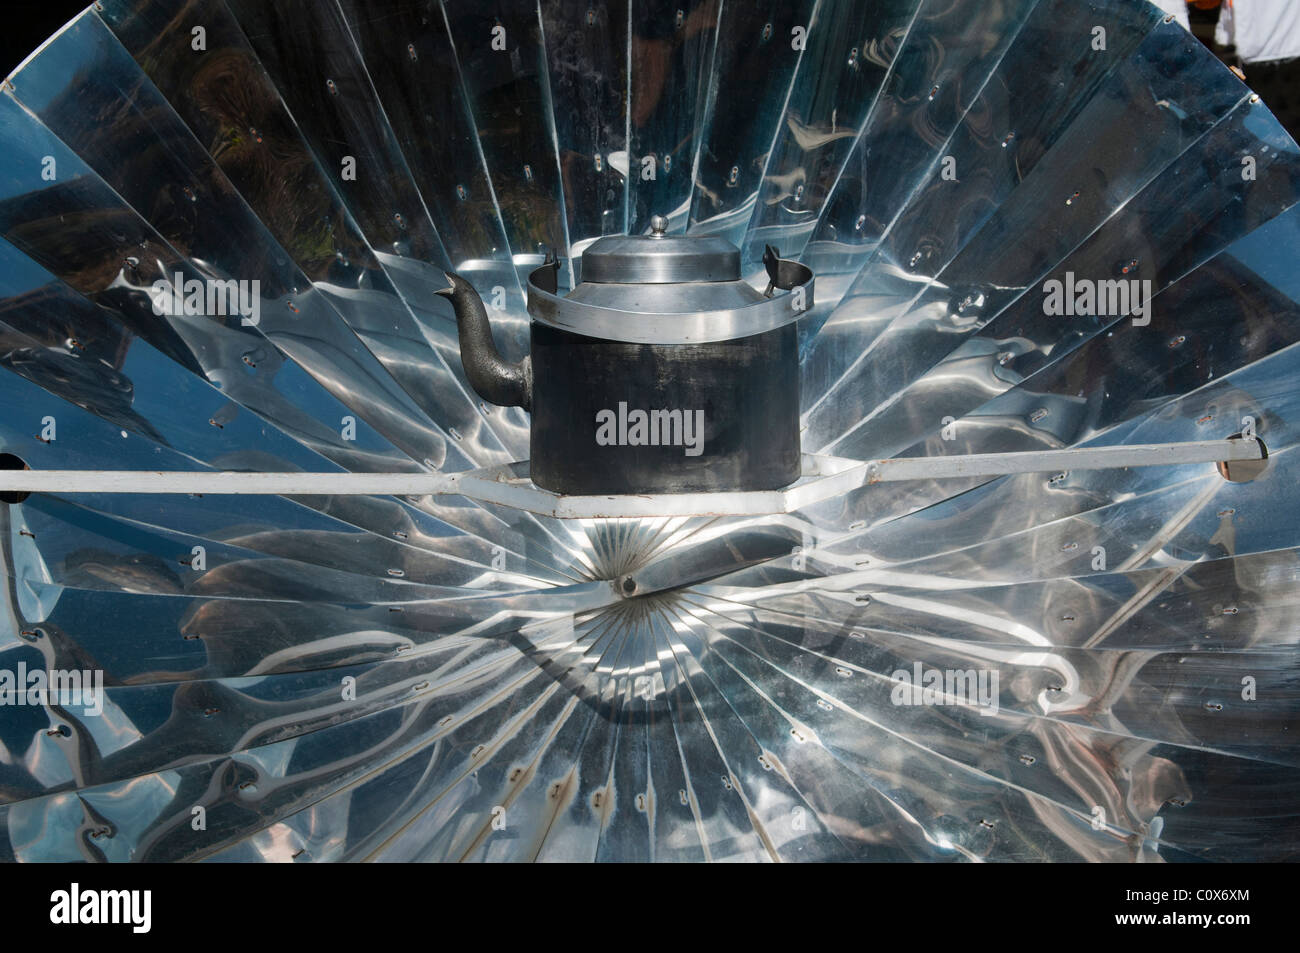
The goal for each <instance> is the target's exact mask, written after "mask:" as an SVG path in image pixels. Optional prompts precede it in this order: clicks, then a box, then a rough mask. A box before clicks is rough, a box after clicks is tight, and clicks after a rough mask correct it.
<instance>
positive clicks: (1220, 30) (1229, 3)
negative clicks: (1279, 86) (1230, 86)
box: [1214, 0, 1300, 64]
mask: <svg viewBox="0 0 1300 953" xmlns="http://www.w3.org/2000/svg"><path fill="white" fill-rule="evenodd" d="M1214 41H1215V42H1216V43H1218V44H1219V45H1220V46H1235V47H1236V48H1237V57H1238V58H1239V59H1240V60H1241V62H1242V63H1246V64H1250V63H1275V62H1277V61H1278V60H1289V59H1294V58H1296V57H1297V56H1300V3H1297V2H1296V0H1224V2H1223V4H1222V5H1221V7H1220V9H1219V25H1218V27H1217V28H1216V29H1215V31H1214Z"/></svg>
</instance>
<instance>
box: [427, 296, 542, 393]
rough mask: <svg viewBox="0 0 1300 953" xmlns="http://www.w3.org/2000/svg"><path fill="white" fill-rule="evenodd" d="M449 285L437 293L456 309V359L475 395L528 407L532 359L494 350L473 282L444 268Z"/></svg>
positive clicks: (484, 312)
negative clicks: (510, 356) (513, 358)
mask: <svg viewBox="0 0 1300 953" xmlns="http://www.w3.org/2000/svg"><path fill="white" fill-rule="evenodd" d="M447 279H448V280H449V281H450V282H451V286H450V287H448V288H443V289H442V290H441V291H439V292H437V294H440V295H442V296H443V297H444V298H450V299H451V306H452V308H453V309H454V310H455V312H456V331H457V335H458V337H459V338H460V360H461V364H462V365H464V367H465V376H466V377H467V378H469V382H470V384H471V386H473V388H474V390H476V391H477V392H478V395H479V396H480V397H482V398H483V399H484V400H486V401H488V402H489V403H493V404H498V405H500V406H502V407H522V408H523V409H524V410H528V411H531V410H532V404H533V375H532V362H531V361H530V360H529V359H528V358H526V357H525V358H524V359H523V360H522V361H519V362H518V363H516V364H511V363H510V362H509V361H507V360H506V359H505V358H504V357H502V356H501V352H500V351H498V350H497V346H496V343H495V342H494V341H493V340H492V328H491V326H490V325H489V323H488V316H487V308H485V307H484V306H483V299H482V298H480V297H479V296H478V292H477V291H475V290H474V288H473V286H471V285H470V283H469V282H468V281H466V280H465V279H464V278H462V277H461V276H460V275H455V274H452V273H451V272H447Z"/></svg>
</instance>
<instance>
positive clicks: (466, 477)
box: [0, 439, 1266, 519]
mask: <svg viewBox="0 0 1300 953" xmlns="http://www.w3.org/2000/svg"><path fill="white" fill-rule="evenodd" d="M1265 458H1266V453H1265V450H1264V448H1263V445H1262V444H1261V443H1260V442H1259V441H1258V440H1256V439H1239V440H1200V441H1191V442H1186V443H1168V444H1134V445H1131V446H1114V447H1083V448H1078V449H1071V450H1033V451H1027V452H1017V453H976V454H965V455H953V456H939V457H904V458H897V459H892V460H872V461H866V462H859V461H855V460H845V459H842V458H838V457H819V456H814V455H806V456H805V457H804V477H803V478H802V479H801V480H799V482H797V483H795V484H794V485H792V486H790V487H787V488H785V489H783V490H763V491H752V492H724V493H659V494H638V495H619V496H562V495H560V494H556V493H551V492H549V491H547V490H543V489H541V488H540V487H537V486H535V485H534V484H533V483H532V482H531V481H530V480H529V479H528V478H527V475H526V473H527V469H526V467H525V466H524V465H522V464H513V465H511V466H507V467H499V468H496V469H492V470H473V471H466V472H461V473H346V472H339V473H247V472H238V471H216V470H213V471H156V470H4V471H0V492H2V493H14V492H20V493H142V494H203V493H210V494H217V495H221V494H232V495H247V494H254V495H257V494H260V495H274V496H334V495H365V496H413V497H419V496H465V497H469V498H471V499H475V500H479V501H481V502H484V503H493V504H497V505H501V506H507V507H511V508H514V509H520V510H527V511H529V512H532V513H539V514H542V515H546V516H554V517H558V518H561V519H597V518H616V517H656V516H658V517H664V516H714V515H716V516H723V515H736V516H743V515H761V514H767V513H789V512H793V511H795V510H798V509H801V508H803V507H806V506H809V505H811V504H813V503H817V502H820V501H822V500H826V499H830V498H832V497H835V496H840V495H842V494H844V493H847V492H849V491H851V490H854V489H857V488H859V487H863V486H869V485H871V484H875V483H887V482H895V481H903V480H942V479H951V478H972V477H996V476H1006V475H1008V474H1014V473H1046V472H1051V471H1060V470H1098V469H1118V468H1122V467H1149V466H1170V465H1178V464H1190V463H1231V462H1234V461H1250V460H1254V461H1259V460H1263V459H1265Z"/></svg>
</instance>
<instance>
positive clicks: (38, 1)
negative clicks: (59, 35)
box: [0, 0, 90, 78]
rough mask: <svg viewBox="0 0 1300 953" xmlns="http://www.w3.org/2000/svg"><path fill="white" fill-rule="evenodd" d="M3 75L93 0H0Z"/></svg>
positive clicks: (0, 39)
mask: <svg viewBox="0 0 1300 953" xmlns="http://www.w3.org/2000/svg"><path fill="white" fill-rule="evenodd" d="M0 2H3V5H4V17H3V19H0V78H3V77H5V76H8V75H9V74H10V73H12V72H13V71H14V69H15V67H17V66H18V64H19V63H21V62H22V61H23V60H25V59H27V54H28V53H30V52H32V50H34V49H36V47H38V46H40V45H41V44H42V43H43V42H45V38H46V37H48V36H50V35H52V34H54V33H55V32H57V31H58V29H59V27H61V26H63V24H65V23H67V22H68V21H69V20H71V19H73V18H74V17H75V16H76V15H77V14H78V13H80V12H81V11H82V10H84V9H86V7H88V6H90V0H0Z"/></svg>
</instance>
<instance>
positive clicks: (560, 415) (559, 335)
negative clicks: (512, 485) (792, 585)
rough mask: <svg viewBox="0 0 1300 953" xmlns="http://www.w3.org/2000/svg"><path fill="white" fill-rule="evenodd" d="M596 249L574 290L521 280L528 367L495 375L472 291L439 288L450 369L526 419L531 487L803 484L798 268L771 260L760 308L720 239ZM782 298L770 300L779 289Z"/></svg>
mask: <svg viewBox="0 0 1300 953" xmlns="http://www.w3.org/2000/svg"><path fill="white" fill-rule="evenodd" d="M662 224H663V220H662V219H659V218H658V217H656V219H655V221H654V222H653V223H652V232H651V233H650V234H649V235H645V236H614V237H609V238H602V239H598V240H597V241H595V242H593V243H592V244H591V245H590V246H589V247H588V248H587V250H586V252H585V253H584V254H583V256H582V262H581V271H582V278H583V281H582V283H581V284H579V285H578V286H577V287H576V288H574V289H573V291H572V292H570V293H569V294H568V295H567V296H563V297H562V296H559V295H558V294H557V272H558V263H555V262H551V263H548V264H546V265H543V266H542V267H540V268H538V269H536V270H535V271H534V272H533V273H532V274H531V275H530V276H529V280H528V310H529V314H530V315H531V317H532V322H531V329H530V353H529V356H528V357H527V358H525V359H524V360H523V361H522V362H519V363H515V364H509V363H506V362H505V361H504V360H503V359H502V358H501V356H500V354H499V353H497V351H496V348H495V346H494V345H493V343H492V339H491V331H490V328H489V327H488V325H487V313H486V309H485V308H484V307H483V305H482V302H481V300H480V299H479V298H478V295H477V293H476V292H474V290H473V289H472V288H471V287H470V286H469V284H468V282H466V281H464V280H463V279H461V278H459V277H458V276H456V275H449V276H448V277H449V278H450V279H451V287H450V288H448V289H447V290H446V291H444V292H440V293H442V294H446V295H447V296H449V297H450V298H451V299H452V303H453V305H454V307H455V310H456V318H457V325H458V330H459V336H460V344H461V360H462V363H463V364H464V367H465V372H466V376H467V377H468V378H469V381H470V383H471V385H472V386H473V387H474V389H475V390H476V391H477V392H478V393H479V395H480V396H482V397H483V398H484V399H485V400H487V401H490V402H492V403H497V404H503V405H516V406H521V407H523V408H525V409H526V410H528V411H529V412H530V414H531V431H530V475H531V477H532V480H533V482H534V483H536V484H537V485H538V486H540V487H542V488H544V489H547V490H551V491H553V492H556V493H563V494H581V495H606V494H610V495H617V494H646V493H693V492H729V491H746V490H771V489H776V488H779V487H783V486H787V485H789V484H790V483H793V482H794V481H795V480H797V479H798V478H799V475H800V446H799V360H798V336H797V325H796V320H797V318H798V317H799V316H800V315H801V314H803V313H804V312H806V311H807V310H808V309H809V308H811V307H812V291H813V278H812V273H811V272H810V271H809V270H808V269H807V268H806V266H804V265H801V264H798V263H796V262H790V261H784V260H782V259H780V258H779V256H778V255H777V254H776V252H775V250H774V249H771V248H769V249H768V250H767V255H766V256H765V258H764V264H765V265H766V266H767V269H768V275H769V278H770V284H769V287H768V290H767V293H766V294H765V293H762V292H759V291H758V290H757V289H755V288H754V287H752V286H751V285H749V284H748V283H747V282H745V281H743V280H741V277H740V255H739V251H738V250H737V249H736V248H735V246H733V245H731V244H730V243H729V242H726V241H725V240H722V239H720V238H694V237H688V236H671V237H670V236H666V235H664V234H663V230H662ZM778 289H780V290H781V291H783V292H785V293H783V294H780V295H774V292H775V291H776V290H778Z"/></svg>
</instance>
